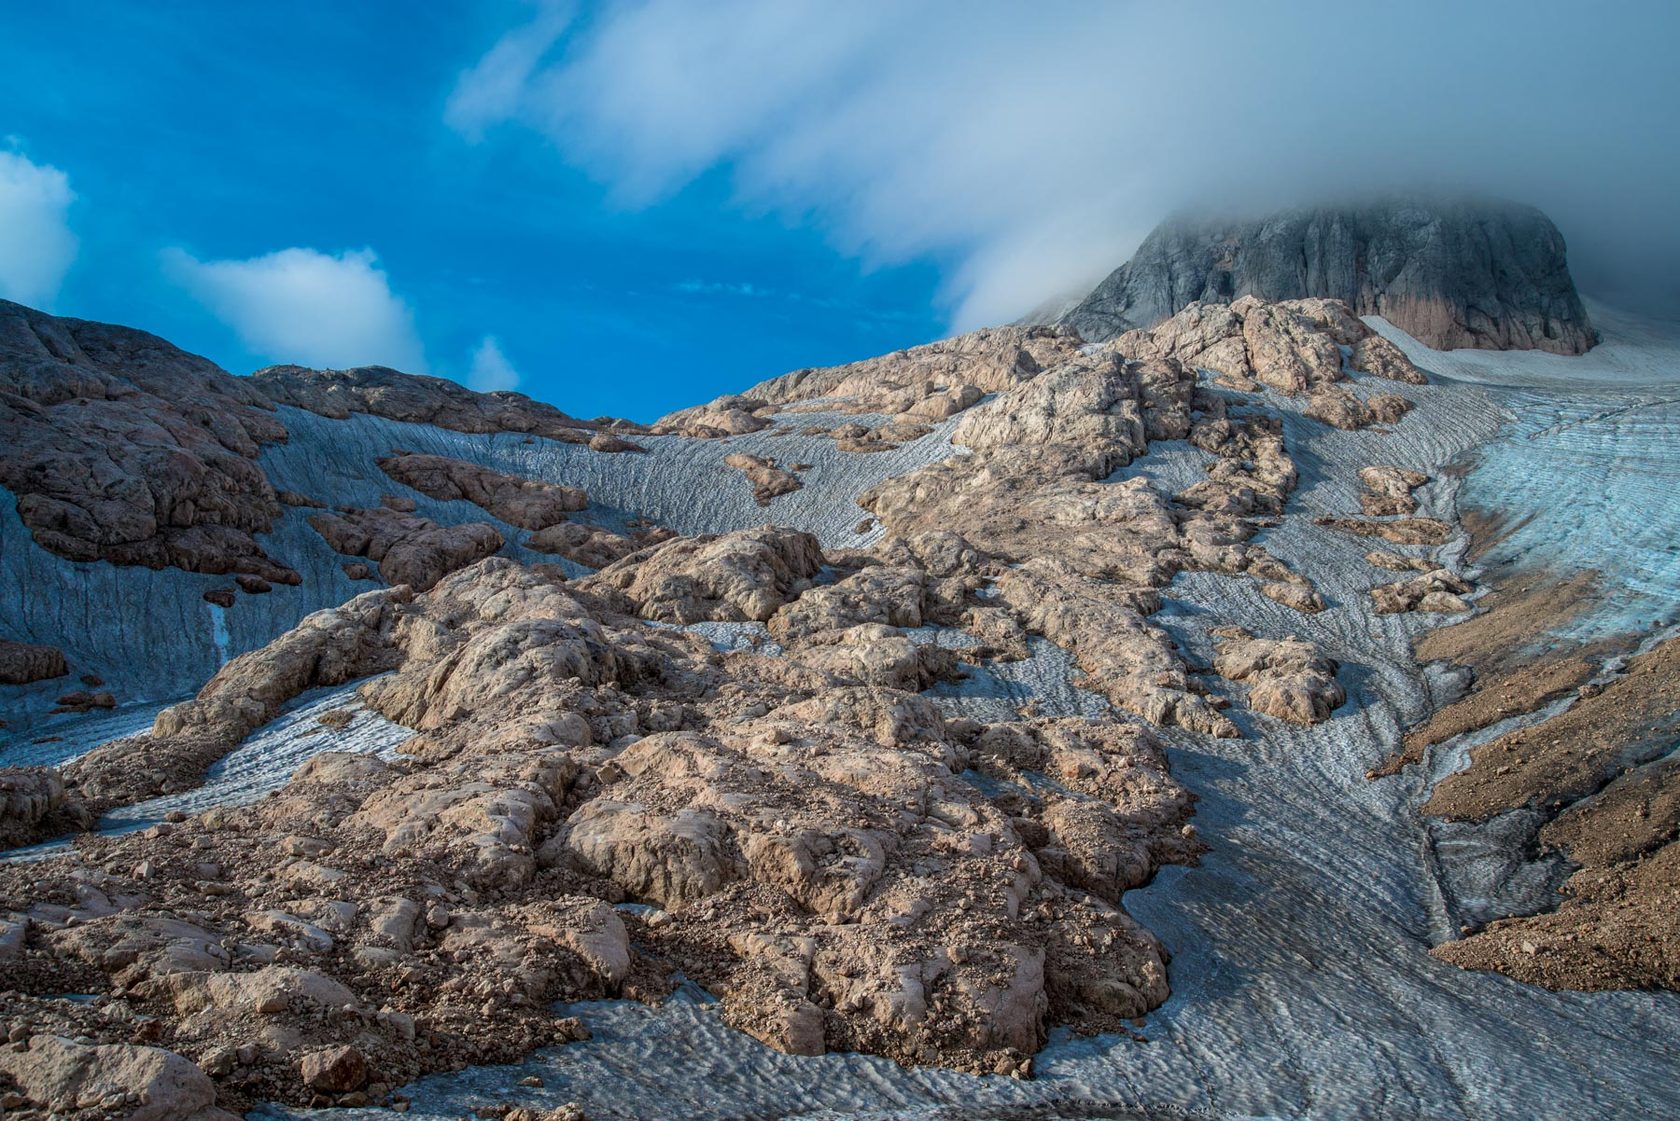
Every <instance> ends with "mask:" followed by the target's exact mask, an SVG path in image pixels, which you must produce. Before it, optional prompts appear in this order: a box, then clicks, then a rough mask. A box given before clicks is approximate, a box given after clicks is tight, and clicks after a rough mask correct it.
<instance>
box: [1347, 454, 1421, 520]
mask: <svg viewBox="0 0 1680 1121" xmlns="http://www.w3.org/2000/svg"><path fill="white" fill-rule="evenodd" d="M1359 481H1360V482H1361V483H1363V484H1364V486H1365V493H1363V494H1361V495H1360V496H1359V508H1360V509H1361V510H1363V511H1364V513H1365V514H1366V516H1367V517H1373V518H1383V517H1388V516H1390V515H1393V514H1412V513H1416V512H1417V508H1418V503H1417V499H1416V498H1413V497H1412V492H1413V491H1414V490H1416V489H1417V488H1419V487H1421V486H1423V485H1424V484H1425V483H1427V482H1428V481H1429V476H1428V475H1425V474H1423V473H1422V472H1421V471H1407V470H1406V469H1404V468H1401V467H1391V466H1388V465H1386V464H1385V465H1378V466H1373V467H1361V468H1360V469H1359Z"/></svg>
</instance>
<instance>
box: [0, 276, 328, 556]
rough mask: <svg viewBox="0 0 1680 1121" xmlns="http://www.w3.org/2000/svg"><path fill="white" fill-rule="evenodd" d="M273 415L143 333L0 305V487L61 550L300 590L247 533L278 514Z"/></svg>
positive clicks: (240, 387) (254, 397) (198, 362)
mask: <svg viewBox="0 0 1680 1121" xmlns="http://www.w3.org/2000/svg"><path fill="white" fill-rule="evenodd" d="M273 408H274V407H273V405H272V404H271V403H270V402H269V401H268V399H267V398H265V397H264V396H263V395H262V394H261V393H260V392H258V391H257V390H256V389H254V388H253V387H252V386H251V385H250V384H249V383H247V382H245V381H243V380H241V379H239V378H234V377H230V376H229V375H227V374H225V373H223V372H222V371H221V370H219V369H217V368H216V367H215V366H214V365H212V364H211V363H210V362H207V361H206V360H204V359H202V358H199V357H197V356H195V355H191V354H187V353H186V352H185V351H182V350H178V349H176V348H175V347H173V346H171V345H170V344H168V343H166V342H164V341H163V340H162V339H159V338H157V337H155V336H153V335H148V334H146V333H145V332H143V331H135V330H131V329H129V328H125V327H112V326H108V325H106V324H102V323H89V322H86V321H83V320H79V319H59V318H55V317H53V316H50V315H45V314H43V313H41V312H37V311H31V310H30V309H29V308H26V307H22V306H20V305H18V304H13V303H7V302H5V301H0V485H3V486H5V487H7V488H8V489H10V490H11V491H12V492H13V493H14V494H16V495H17V500H18V503H17V504H18V515H19V516H20V517H21V518H22V519H23V523H24V525H26V526H28V527H29V530H30V532H31V534H32V535H33V536H34V538H35V541H36V542H37V543H38V544H40V545H41V546H42V547H43V548H46V549H48V550H51V551H52V552H54V553H57V554H58V555H59V556H62V557H67V558H69V559H71V560H78V561H92V560H107V561H110V562H111V563H113V564H137V565H144V566H146V567H148V568H163V567H165V566H170V565H173V566H175V567H178V568H184V569H187V570H188V571H191V572H211V573H227V572H249V573H253V574H256V575H260V576H263V577H265V578H267V579H269V580H273V581H275V582H279V583H296V582H297V579H298V577H297V574H296V573H295V572H293V571H292V570H291V569H290V568H288V567H286V566H285V565H284V564H280V563H277V562H275V561H273V560H270V559H269V557H268V556H267V554H266V553H264V552H263V550H262V548H261V547H260V546H259V545H258V544H257V542H256V540H255V539H254V538H253V537H252V534H255V533H263V532H266V531H268V530H269V529H271V528H273V525H274V520H275V519H276V518H278V517H279V516H280V503H279V500H278V499H277V498H276V496H275V493H274V488H273V487H272V486H270V485H269V482H268V479H267V477H266V476H265V475H264V474H263V472H262V469H261V468H260V467H258V466H257V463H256V456H257V452H258V449H259V448H260V447H261V446H262V445H263V444H265V443H273V442H276V441H280V440H284V439H286V429H285V426H284V425H282V424H281V423H280V421H279V420H278V419H276V418H275V416H274V412H273Z"/></svg>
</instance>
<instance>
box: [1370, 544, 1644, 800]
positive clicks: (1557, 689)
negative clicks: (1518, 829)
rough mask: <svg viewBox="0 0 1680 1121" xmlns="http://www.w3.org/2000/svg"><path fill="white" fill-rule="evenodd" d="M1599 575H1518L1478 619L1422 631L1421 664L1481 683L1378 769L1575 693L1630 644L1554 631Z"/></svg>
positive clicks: (1378, 772) (1392, 768) (1391, 768)
mask: <svg viewBox="0 0 1680 1121" xmlns="http://www.w3.org/2000/svg"><path fill="white" fill-rule="evenodd" d="M1597 587H1598V574H1597V573H1594V572H1583V573H1579V574H1577V575H1575V576H1572V577H1569V578H1568V579H1563V580H1558V579H1553V578H1548V577H1544V576H1535V575H1534V574H1532V573H1515V572H1513V573H1510V574H1508V575H1507V576H1506V577H1505V578H1504V579H1503V580H1502V581H1499V582H1498V584H1497V585H1496V586H1495V588H1494V589H1493V590H1492V591H1491V592H1489V593H1488V594H1487V595H1485V596H1483V597H1482V599H1481V600H1480V601H1478V603H1477V606H1478V607H1480V608H1483V610H1482V611H1481V612H1480V613H1479V614H1477V615H1476V616H1474V617H1473V618H1470V619H1466V620H1465V621H1464V622H1462V623H1454V624H1453V625H1451V626H1447V627H1439V628H1437V629H1435V630H1432V631H1429V632H1428V633H1426V634H1424V635H1422V636H1421V637H1419V638H1418V640H1417V641H1416V642H1415V643H1414V644H1413V647H1412V650H1413V653H1414V655H1415V656H1416V657H1417V660H1418V661H1419V662H1451V663H1453V664H1454V665H1459V666H1464V667H1466V668H1468V669H1469V670H1471V671H1472V672H1473V673H1474V674H1475V677H1476V681H1475V686H1474V688H1473V689H1472V690H1471V691H1470V693H1468V694H1467V695H1466V696H1464V697H1463V698H1461V699H1460V700H1458V701H1455V702H1453V703H1452V704H1450V705H1447V706H1446V707H1444V708H1441V709H1439V710H1437V711H1436V712H1435V713H1434V714H1433V715H1431V716H1430V717H1429V718H1428V719H1427V720H1425V721H1423V722H1422V723H1420V724H1417V725H1415V726H1413V727H1412V728H1411V729H1409V730H1408V731H1407V732H1406V736H1405V738H1404V739H1403V740H1402V741H1401V745H1400V749H1399V750H1398V751H1396V752H1395V753H1394V754H1392V755H1390V756H1389V757H1388V758H1387V759H1385V760H1384V761H1383V762H1382V764H1381V765H1379V766H1378V767H1377V768H1375V769H1374V770H1373V771H1372V772H1371V777H1373V778H1383V777H1387V776H1389V775H1394V774H1398V773H1399V772H1400V770H1401V769H1402V768H1403V767H1407V766H1409V765H1411V764H1413V763H1416V762H1419V761H1420V760H1422V759H1423V755H1424V752H1425V751H1427V750H1428V749H1429V748H1431V747H1433V746H1435V745H1436V744H1439V743H1445V742H1446V741H1447V740H1450V739H1452V738H1453V737H1454V736H1459V735H1463V734H1464V733H1466V732H1473V731H1476V730H1477V729H1480V728H1486V727H1488V726H1489V725H1491V724H1496V723H1498V722H1499V721H1501V720H1506V719H1509V718H1510V717H1513V716H1521V715H1523V714H1525V713H1530V712H1534V711H1536V710H1537V709H1539V708H1542V707H1543V706H1545V705H1547V704H1550V703H1551V702H1552V701H1555V700H1557V699H1558V698H1559V697H1564V696H1567V695H1568V694H1570V693H1572V692H1574V691H1575V690H1576V689H1578V688H1580V687H1581V686H1582V685H1584V684H1585V683H1586V682H1587V681H1588V680H1589V679H1590V678H1592V676H1593V675H1594V674H1595V673H1597V672H1598V670H1599V667H1600V666H1601V665H1602V663H1603V660H1604V658H1605V657H1607V656H1609V655H1610V654H1613V653H1618V652H1624V651H1625V650H1626V649H1627V644H1626V643H1599V644H1594V645H1591V646H1584V645H1582V644H1580V643H1574V642H1570V641H1568V640H1565V639H1559V638H1557V637H1555V636H1553V635H1552V633H1551V632H1553V631H1555V630H1556V629H1557V628H1558V626H1559V625H1560V624H1562V623H1566V622H1568V621H1569V620H1570V619H1572V618H1574V617H1575V616H1576V615H1578V614H1579V613H1580V612H1581V610H1582V609H1583V608H1584V607H1586V606H1587V605H1588V604H1589V603H1590V602H1591V601H1592V597H1593V595H1594V594H1595V593H1596V590H1597Z"/></svg>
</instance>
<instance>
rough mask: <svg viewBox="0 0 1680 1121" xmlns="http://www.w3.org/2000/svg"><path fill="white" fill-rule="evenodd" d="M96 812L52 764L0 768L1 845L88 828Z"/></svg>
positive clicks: (7, 845) (11, 844)
mask: <svg viewBox="0 0 1680 1121" xmlns="http://www.w3.org/2000/svg"><path fill="white" fill-rule="evenodd" d="M92 824H93V815H92V814H91V813H89V812H88V810H87V807H86V806H84V805H83V804H82V801H81V798H80V797H79V796H78V795H77V794H76V793H75V792H74V791H69V790H66V789H65V786H64V777H63V775H61V774H60V773H59V772H58V771H56V770H54V769H52V768H50V767H0V848H11V847H12V846H14V845H25V844H29V843H31V842H34V841H38V840H41V839H43V838H46V837H51V836H54V835H56V834H60V833H71V832H76V831H78V830H82V829H86V828H88V827H89V826H90V825H92Z"/></svg>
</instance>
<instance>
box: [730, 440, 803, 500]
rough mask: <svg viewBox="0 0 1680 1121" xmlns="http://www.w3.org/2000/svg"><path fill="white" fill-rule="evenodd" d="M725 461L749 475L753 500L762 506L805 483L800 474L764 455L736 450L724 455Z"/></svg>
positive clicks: (748, 479)
mask: <svg viewBox="0 0 1680 1121" xmlns="http://www.w3.org/2000/svg"><path fill="white" fill-rule="evenodd" d="M723 462H724V463H725V464H726V465H728V466H730V467H733V468H735V470H737V471H739V472H741V474H743V475H745V476H746V477H747V482H748V483H750V484H752V488H753V500H754V501H755V502H757V503H758V504H759V505H760V506H768V505H770V500H771V499H772V498H776V497H779V496H781V495H784V494H792V493H793V492H794V491H796V490H798V489H799V488H800V487H801V486H803V485H804V484H803V483H801V482H800V481H799V476H798V475H795V474H794V473H793V472H792V471H788V470H785V469H783V468H781V467H778V466H777V465H776V461H775V460H774V459H769V458H766V457H765V456H762V455H747V454H746V453H745V452H734V453H732V454H730V455H726V456H724V458H723Z"/></svg>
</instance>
